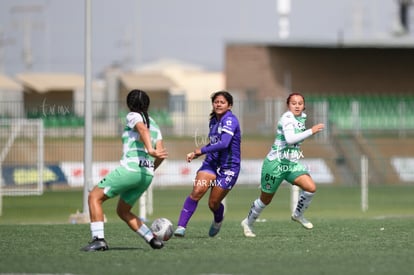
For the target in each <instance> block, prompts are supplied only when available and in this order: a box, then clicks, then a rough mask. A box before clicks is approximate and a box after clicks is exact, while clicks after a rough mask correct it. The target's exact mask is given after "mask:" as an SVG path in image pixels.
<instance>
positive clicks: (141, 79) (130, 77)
mask: <svg viewBox="0 0 414 275" xmlns="http://www.w3.org/2000/svg"><path fill="white" fill-rule="evenodd" d="M120 80H121V83H122V84H123V85H124V86H125V88H126V89H128V90H132V89H141V90H145V91H155V90H170V89H172V88H174V87H176V86H177V85H176V84H175V82H174V81H172V80H171V79H170V78H169V77H167V76H165V75H162V74H157V73H123V74H121V75H120Z"/></svg>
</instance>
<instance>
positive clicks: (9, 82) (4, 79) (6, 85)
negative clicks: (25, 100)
mask: <svg viewBox="0 0 414 275" xmlns="http://www.w3.org/2000/svg"><path fill="white" fill-rule="evenodd" d="M0 90H9V91H21V90H22V86H21V85H20V84H19V83H17V82H16V81H14V80H13V79H11V78H10V77H8V76H5V75H3V74H0Z"/></svg>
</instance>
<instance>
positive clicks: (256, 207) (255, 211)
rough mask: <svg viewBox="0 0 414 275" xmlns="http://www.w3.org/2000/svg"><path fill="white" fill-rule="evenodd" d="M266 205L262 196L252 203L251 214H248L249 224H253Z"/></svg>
mask: <svg viewBox="0 0 414 275" xmlns="http://www.w3.org/2000/svg"><path fill="white" fill-rule="evenodd" d="M265 207H266V205H265V204H264V203H263V202H262V201H261V200H260V198H258V199H256V200H255V201H254V202H253V203H252V206H251V207H250V211H249V214H248V215H247V224H249V225H252V224H253V223H254V222H255V221H256V219H257V218H258V217H259V215H260V213H262V211H263V209H265Z"/></svg>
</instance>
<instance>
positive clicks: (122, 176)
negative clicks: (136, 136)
mask: <svg viewBox="0 0 414 275" xmlns="http://www.w3.org/2000/svg"><path fill="white" fill-rule="evenodd" d="M152 178H153V175H148V174H147V173H146V171H145V169H142V172H133V171H129V170H127V169H125V168H124V167H122V166H119V167H118V168H116V169H115V170H113V171H111V172H110V173H109V174H108V175H106V177H105V178H103V179H102V180H101V181H100V182H99V183H98V187H99V188H103V189H104V193H105V195H107V196H108V197H109V198H113V197H115V196H117V195H119V196H120V197H121V199H122V200H123V201H125V202H126V203H127V204H129V205H130V206H134V204H135V203H136V202H137V200H138V199H139V198H140V197H141V195H142V194H143V193H144V192H145V191H146V190H147V189H148V186H149V185H150V184H151V182H152Z"/></svg>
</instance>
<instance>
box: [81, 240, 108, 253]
mask: <svg viewBox="0 0 414 275" xmlns="http://www.w3.org/2000/svg"><path fill="white" fill-rule="evenodd" d="M81 250H82V251H104V250H108V244H107V243H106V241H105V239H98V238H97V237H95V238H93V240H92V241H91V242H90V243H89V244H88V245H87V246H85V247H83V248H82V249H81Z"/></svg>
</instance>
